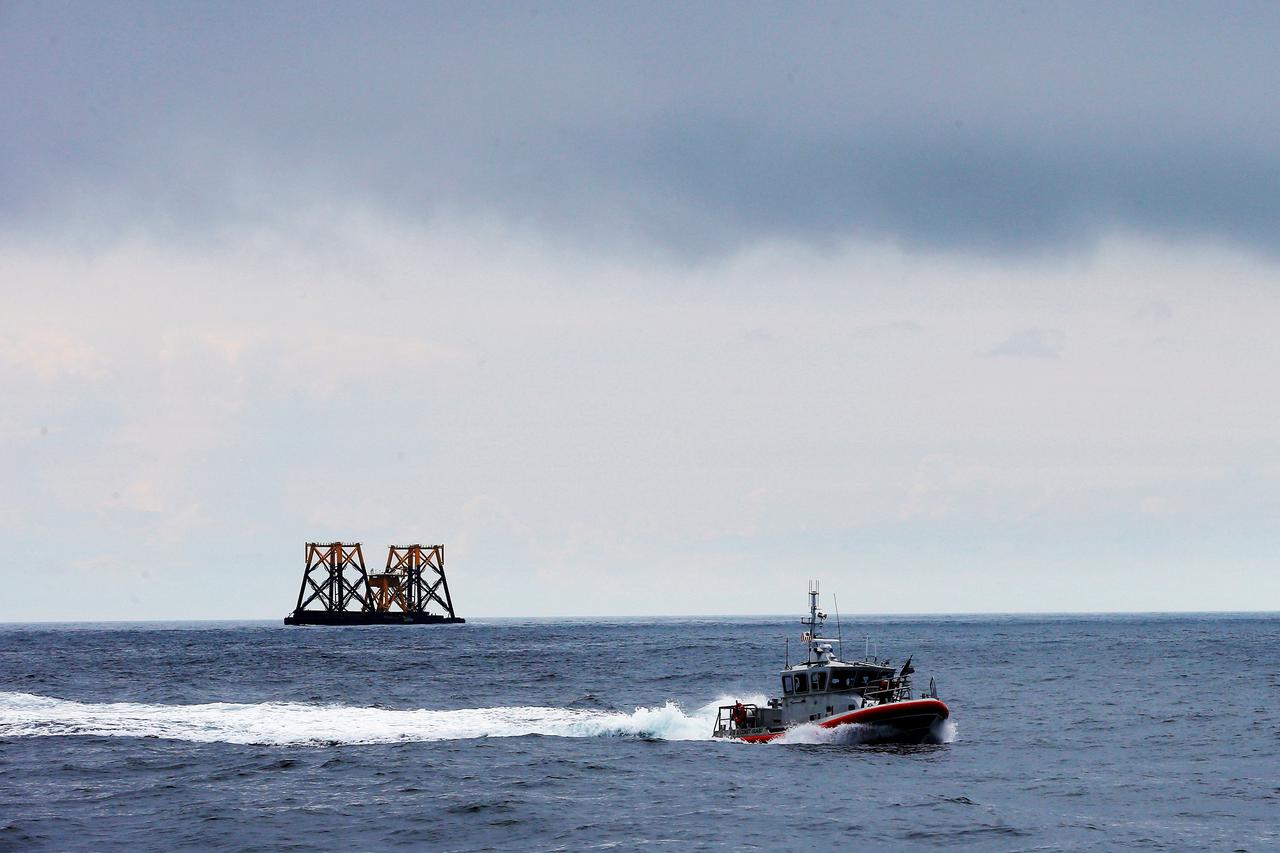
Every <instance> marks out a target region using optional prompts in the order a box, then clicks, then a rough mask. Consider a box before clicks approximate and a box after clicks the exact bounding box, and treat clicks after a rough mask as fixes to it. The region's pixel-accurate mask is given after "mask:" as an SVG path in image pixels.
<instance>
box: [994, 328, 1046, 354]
mask: <svg viewBox="0 0 1280 853" xmlns="http://www.w3.org/2000/svg"><path fill="white" fill-rule="evenodd" d="M1061 340H1062V333H1061V332H1058V331H1055V330H1052V329H1050V330H1045V329H1024V330H1022V331H1020V332H1014V333H1013V334H1011V335H1010V336H1009V337H1007V338H1005V339H1004V341H1003V342H1002V343H1000V344H997V345H996V346H994V347H992V348H991V349H989V350H983V351H982V352H980V353H978V354H979V355H983V356H988V357H992V356H1008V357H1010V358H1057V357H1058V351H1059V349H1060V348H1061V346H1062V344H1061Z"/></svg>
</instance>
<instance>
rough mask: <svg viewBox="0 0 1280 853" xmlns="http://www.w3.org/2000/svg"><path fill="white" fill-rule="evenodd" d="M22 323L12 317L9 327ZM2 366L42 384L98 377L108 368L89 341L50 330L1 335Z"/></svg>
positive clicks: (62, 331)
mask: <svg viewBox="0 0 1280 853" xmlns="http://www.w3.org/2000/svg"><path fill="white" fill-rule="evenodd" d="M11 310H12V306H11ZM22 323H23V318H21V317H19V318H17V319H16V320H15V319H14V318H13V317H11V318H10V320H9V323H8V324H7V325H10V326H14V325H20V324H22ZM0 364H4V365H6V366H8V367H9V368H10V369H12V370H15V371H17V372H19V373H21V374H25V375H29V376H34V377H36V378H37V379H38V380H40V381H41V382H53V381H56V380H60V379H66V378H77V377H78V378H94V377H98V376H101V375H102V373H103V369H104V368H103V363H102V358H101V356H100V355H99V354H98V352H97V350H96V349H94V347H93V346H91V345H90V344H89V343H88V342H87V341H85V340H84V339H82V338H79V337H76V336H75V335H73V334H71V333H69V332H67V331H66V330H63V329H57V328H50V327H43V328H34V329H22V330H18V331H13V332H10V333H9V334H0Z"/></svg>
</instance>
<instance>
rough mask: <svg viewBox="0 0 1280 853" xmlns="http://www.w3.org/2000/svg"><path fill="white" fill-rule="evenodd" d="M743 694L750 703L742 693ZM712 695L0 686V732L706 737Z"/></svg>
mask: <svg viewBox="0 0 1280 853" xmlns="http://www.w3.org/2000/svg"><path fill="white" fill-rule="evenodd" d="M743 698H744V701H755V699H754V698H747V697H743ZM729 702H732V699H719V700H717V701H715V702H712V703H709V704H707V705H704V706H703V707H701V708H699V709H698V710H696V711H694V712H693V713H692V714H687V713H685V712H684V711H683V710H682V709H681V708H680V706H679V705H677V704H676V703H674V702H668V703H666V704H665V705H663V706H661V707H657V708H637V709H636V710H635V711H633V712H632V713H630V714H626V713H621V712H617V711H596V710H582V709H576V708H544V707H511V708H463V709H460V710H454V711H432V710H425V709H424V710H412V711H399V710H391V709H385V708H359V707H351V706H346V705H306V704H300V703H295V702H263V703H256V704H240V703H233V702H215V703H211V704H206V705H160V704H149V703H138V702H108V703H88V702H75V701H71V700H68V699H54V698H50V697H47V696H36V695H34V694H31V693H5V692H0V737H39V736H50V735H98V736H105V737H153V738H168V739H172V740H186V741H197V742H202V743H214V742H223V743H242V744H271V745H282V746H285V745H299V744H367V743H395V742H406V741H440V740H461V739H466V738H483V737H519V736H521V735H533V734H537V735H550V736H555V737H610V736H613V737H627V736H631V737H649V738H660V739H663V740H707V739H709V738H710V737H711V728H712V725H713V724H714V722H715V715H716V708H717V706H719V705H722V704H727V703H729Z"/></svg>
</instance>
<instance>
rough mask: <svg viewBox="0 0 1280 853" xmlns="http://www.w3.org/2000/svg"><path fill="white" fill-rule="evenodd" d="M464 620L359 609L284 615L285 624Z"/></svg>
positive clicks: (446, 622) (425, 623) (419, 622)
mask: <svg viewBox="0 0 1280 853" xmlns="http://www.w3.org/2000/svg"><path fill="white" fill-rule="evenodd" d="M466 621H467V620H466V619H463V618H462V617H460V616H437V615H435V614H434V613H399V612H377V611H375V612H372V613H370V612H365V611H359V610H353V611H337V612H331V611H326V610H304V611H301V612H295V613H290V614H289V615H288V616H286V617H284V624H286V625H457V624H460V623H463V622H466Z"/></svg>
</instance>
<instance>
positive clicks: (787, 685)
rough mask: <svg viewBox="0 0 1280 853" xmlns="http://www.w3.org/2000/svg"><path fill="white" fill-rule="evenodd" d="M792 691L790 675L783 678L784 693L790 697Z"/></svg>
mask: <svg viewBox="0 0 1280 853" xmlns="http://www.w3.org/2000/svg"><path fill="white" fill-rule="evenodd" d="M791 690H792V685H791V676H789V675H784V676H782V692H783V693H786V694H788V695H790V693H791Z"/></svg>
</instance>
